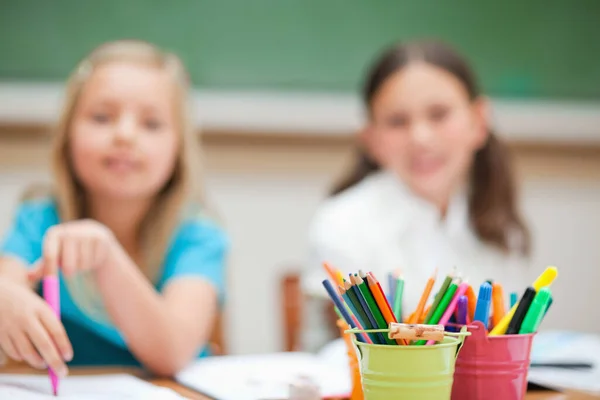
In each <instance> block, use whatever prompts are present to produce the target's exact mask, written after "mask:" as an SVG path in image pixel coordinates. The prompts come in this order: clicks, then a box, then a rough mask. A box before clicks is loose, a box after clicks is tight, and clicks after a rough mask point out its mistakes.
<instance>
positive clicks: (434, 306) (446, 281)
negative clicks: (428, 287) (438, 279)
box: [424, 275, 454, 324]
mask: <svg viewBox="0 0 600 400" xmlns="http://www.w3.org/2000/svg"><path fill="white" fill-rule="evenodd" d="M453 278H454V277H453V276H452V275H448V276H446V279H444V282H443V283H442V287H441V288H440V290H439V292H437V294H436V295H435V297H434V298H433V304H431V307H429V311H428V312H427V316H425V321H424V322H425V323H426V324H428V323H429V321H430V320H431V316H432V315H433V312H434V311H435V310H436V309H437V307H438V306H439V305H440V301H442V298H443V297H444V294H445V293H446V290H448V287H449V286H450V284H451V283H452V279H453Z"/></svg>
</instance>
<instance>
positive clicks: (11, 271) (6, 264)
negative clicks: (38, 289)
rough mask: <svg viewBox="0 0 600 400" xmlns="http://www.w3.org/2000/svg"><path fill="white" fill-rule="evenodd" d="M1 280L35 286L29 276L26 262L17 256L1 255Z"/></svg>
mask: <svg viewBox="0 0 600 400" xmlns="http://www.w3.org/2000/svg"><path fill="white" fill-rule="evenodd" d="M0 280H2V281H10V282H14V283H17V284H20V285H23V286H26V287H30V288H33V286H32V284H31V283H30V281H29V279H28V278H27V267H26V266H25V263H24V262H22V261H21V260H19V259H18V258H16V257H11V256H0Z"/></svg>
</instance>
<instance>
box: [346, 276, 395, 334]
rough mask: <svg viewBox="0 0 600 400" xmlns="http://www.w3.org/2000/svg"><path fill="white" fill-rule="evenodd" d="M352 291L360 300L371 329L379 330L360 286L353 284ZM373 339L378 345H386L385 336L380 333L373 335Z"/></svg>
mask: <svg viewBox="0 0 600 400" xmlns="http://www.w3.org/2000/svg"><path fill="white" fill-rule="evenodd" d="M351 282H352V283H354V281H352V280H351ZM350 289H351V290H352V291H353V292H354V294H355V295H356V297H357V298H358V301H359V303H360V306H361V307H362V309H363V311H364V312H365V314H366V315H367V318H368V319H369V325H370V326H369V329H378V328H379V325H377V321H376V320H375V317H374V316H373V313H371V309H370V308H369V305H368V304H367V301H366V300H365V297H364V296H363V294H362V293H361V292H360V289H358V286H356V285H355V284H353V285H352V287H351V288H350ZM372 338H373V341H374V342H375V343H377V344H386V341H385V338H384V336H383V335H382V334H381V333H379V332H378V333H377V334H375V335H373V336H372Z"/></svg>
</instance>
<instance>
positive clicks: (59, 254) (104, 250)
mask: <svg viewBox="0 0 600 400" xmlns="http://www.w3.org/2000/svg"><path fill="white" fill-rule="evenodd" d="M120 250H122V249H121V245H120V244H119V243H118V241H117V240H116V238H115V236H114V235H113V233H112V232H111V231H110V229H108V228H107V227H105V226H104V225H102V224H100V223H99V222H96V221H93V220H79V221H73V222H66V223H64V224H60V225H56V226H53V227H52V228H50V229H49V230H48V232H47V233H46V236H45V237H44V244H43V257H42V260H40V263H39V264H38V265H37V266H36V267H35V268H34V269H33V270H32V271H31V272H30V273H29V278H30V279H32V280H36V279H41V278H42V277H43V276H47V275H55V274H56V273H57V271H58V269H59V267H60V269H61V270H62V272H63V274H65V275H66V276H69V275H72V274H74V273H76V272H78V271H88V270H95V269H98V268H102V267H103V266H104V265H106V264H107V263H108V262H109V261H110V260H112V259H114V256H115V255H116V254H117V252H119V251H120Z"/></svg>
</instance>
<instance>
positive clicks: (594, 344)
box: [528, 331, 600, 394]
mask: <svg viewBox="0 0 600 400" xmlns="http://www.w3.org/2000/svg"><path fill="white" fill-rule="evenodd" d="M531 361H532V362H536V363H590V364H592V368H589V369H567V368H548V367H532V368H530V369H529V375H528V380H529V381H530V382H533V383H536V384H538V385H541V386H546V387H549V388H554V389H559V390H560V389H573V390H580V391H585V392H591V393H594V394H600V336H598V335H593V334H585V333H577V332H568V331H551V332H541V333H538V334H537V335H536V337H535V338H534V341H533V349H532V353H531Z"/></svg>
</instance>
